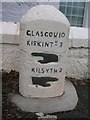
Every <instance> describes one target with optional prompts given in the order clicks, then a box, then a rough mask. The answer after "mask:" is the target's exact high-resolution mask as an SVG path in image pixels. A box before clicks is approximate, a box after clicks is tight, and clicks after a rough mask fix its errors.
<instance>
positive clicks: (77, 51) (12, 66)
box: [0, 22, 88, 80]
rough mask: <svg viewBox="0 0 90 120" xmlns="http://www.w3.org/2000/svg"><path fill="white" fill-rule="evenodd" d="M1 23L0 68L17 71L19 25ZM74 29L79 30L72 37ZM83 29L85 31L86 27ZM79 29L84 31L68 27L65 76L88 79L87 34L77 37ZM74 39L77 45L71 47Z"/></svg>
mask: <svg viewBox="0 0 90 120" xmlns="http://www.w3.org/2000/svg"><path fill="white" fill-rule="evenodd" d="M8 24H9V25H10V24H11V25H10V26H13V27H12V29H13V31H12V30H11V29H7V28H9V27H7V26H8ZM0 25H1V23H0ZM3 25H4V28H5V33H3V39H2V35H1V33H2V32H1V30H0V38H1V39H0V53H1V54H0V70H1V69H2V67H3V69H4V70H5V71H7V72H9V71H10V70H17V71H19V36H18V31H17V28H18V27H19V25H17V24H15V25H14V23H8V22H5V24H4V23H3ZM16 26H18V27H16ZM18 29H19V28H18ZM76 29H78V30H79V32H76V34H75V35H74V37H73V33H74V31H76ZM81 29H82V30H81ZM85 30H86V31H87V29H86V28H85ZM8 31H9V33H8ZM80 31H82V32H84V28H80V29H79V28H77V27H70V34H69V47H70V49H69V51H68V60H67V68H68V69H67V73H66V74H67V77H72V78H76V79H81V80H83V79H88V74H87V73H88V48H87V44H88V41H87V35H86V37H85V36H84V38H83V37H81V39H80V37H79V38H78V39H77V36H78V35H77V34H78V33H80ZM14 32H15V33H14ZM85 33H86V32H85ZM6 34H7V35H6ZM11 34H12V35H11ZM80 34H82V33H80ZM84 35H85V34H84ZM76 39H77V45H78V46H76V47H75V46H74V48H73V47H72V43H74V42H73V41H75V40H76ZM82 39H83V40H82ZM75 42H76V41H75ZM78 42H79V43H80V44H79V43H78ZM80 46H83V48H81V47H80ZM2 47H3V51H2ZM13 53H14V54H13ZM2 54H3V60H2ZM15 56H16V57H15ZM2 64H3V66H2ZM76 66H77V67H76Z"/></svg>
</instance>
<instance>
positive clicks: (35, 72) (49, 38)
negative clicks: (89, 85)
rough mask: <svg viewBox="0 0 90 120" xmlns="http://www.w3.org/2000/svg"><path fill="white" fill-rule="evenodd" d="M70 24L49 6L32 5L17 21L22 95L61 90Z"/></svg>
mask: <svg viewBox="0 0 90 120" xmlns="http://www.w3.org/2000/svg"><path fill="white" fill-rule="evenodd" d="M69 28H70V24H69V22H68V20H67V18H66V17H65V16H64V15H63V14H62V13H61V12H60V11H59V10H57V9H56V8H54V7H53V6H50V5H39V6H36V7H33V8H31V9H30V10H29V11H28V12H27V13H26V15H25V16H23V17H22V19H21V22H20V78H19V91H20V93H21V94H22V95H23V96H25V97H34V98H35V97H36V98H48V97H56V96H61V95H62V94H63V93H64V81H65V62H66V58H67V57H66V52H67V49H68V37H69Z"/></svg>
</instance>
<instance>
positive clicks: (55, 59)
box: [31, 52, 58, 64]
mask: <svg viewBox="0 0 90 120" xmlns="http://www.w3.org/2000/svg"><path fill="white" fill-rule="evenodd" d="M31 55H32V56H36V57H43V60H38V62H40V63H41V64H46V63H50V62H58V56H57V55H55V54H47V53H36V52H33V53H31Z"/></svg>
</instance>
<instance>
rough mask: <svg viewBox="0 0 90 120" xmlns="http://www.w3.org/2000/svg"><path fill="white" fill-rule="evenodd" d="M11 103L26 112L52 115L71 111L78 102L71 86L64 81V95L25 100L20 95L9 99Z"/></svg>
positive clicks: (68, 82)
mask: <svg viewBox="0 0 90 120" xmlns="http://www.w3.org/2000/svg"><path fill="white" fill-rule="evenodd" d="M11 101H12V102H13V103H15V104H16V105H17V107H19V108H21V110H23V111H27V112H42V113H54V112H61V111H69V110H73V109H74V108H75V107H76V105H77V102H78V97H77V93H76V90H75V88H74V86H73V84H72V83H71V82H70V81H65V93H64V94H63V95H62V96H60V97H55V98H25V97H23V96H21V95H20V94H15V95H13V96H12V97H11Z"/></svg>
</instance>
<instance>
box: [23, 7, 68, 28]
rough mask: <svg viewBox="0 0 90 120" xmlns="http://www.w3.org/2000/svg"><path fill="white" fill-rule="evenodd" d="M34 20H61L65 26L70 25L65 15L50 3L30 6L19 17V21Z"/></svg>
mask: <svg viewBox="0 0 90 120" xmlns="http://www.w3.org/2000/svg"><path fill="white" fill-rule="evenodd" d="M35 20H51V21H56V22H61V23H64V24H65V25H67V26H70V24H69V21H68V20H67V18H66V16H65V15H64V14H63V13H62V12H60V11H59V10H58V9H56V8H55V7H53V6H51V5H37V6H35V7H33V8H31V9H30V10H28V11H27V13H26V14H25V15H24V16H23V17H22V18H21V23H25V22H29V21H35Z"/></svg>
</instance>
